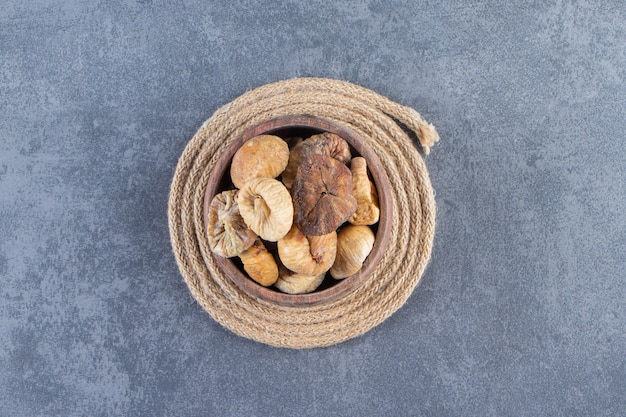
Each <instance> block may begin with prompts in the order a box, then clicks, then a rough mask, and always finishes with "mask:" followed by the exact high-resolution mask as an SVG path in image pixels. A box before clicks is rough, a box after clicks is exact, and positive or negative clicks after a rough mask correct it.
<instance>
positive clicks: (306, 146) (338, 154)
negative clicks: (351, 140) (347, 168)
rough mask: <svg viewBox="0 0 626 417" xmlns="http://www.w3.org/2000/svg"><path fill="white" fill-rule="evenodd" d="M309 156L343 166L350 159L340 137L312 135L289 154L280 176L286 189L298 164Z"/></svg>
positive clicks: (348, 148) (322, 134) (344, 142)
mask: <svg viewBox="0 0 626 417" xmlns="http://www.w3.org/2000/svg"><path fill="white" fill-rule="evenodd" d="M311 155H324V156H330V157H331V158H334V159H336V160H338V161H339V162H341V163H343V164H348V162H350V157H351V154H350V147H349V146H348V142H346V141H345V140H343V139H342V138H341V137H340V136H338V135H335V134H334V133H330V132H324V133H320V134H317V135H313V136H311V137H310V138H308V139H307V140H305V141H302V142H299V143H297V144H296V145H295V146H294V147H293V148H292V149H291V151H290V152H289V162H288V163H287V167H286V168H285V170H284V171H283V175H282V180H283V183H284V184H285V186H286V187H287V188H291V186H292V184H293V180H294V178H295V177H296V173H297V171H298V166H299V165H300V163H301V162H302V161H303V160H305V159H307V158H308V157H310V156H311Z"/></svg>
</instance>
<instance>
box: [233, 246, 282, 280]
mask: <svg viewBox="0 0 626 417" xmlns="http://www.w3.org/2000/svg"><path fill="white" fill-rule="evenodd" d="M239 258H241V262H243V269H244V270H245V271H246V272H247V273H248V275H249V276H250V278H252V279H253V280H255V281H256V282H258V283H259V284H261V285H263V286H264V287H267V286H270V285H272V284H273V283H275V282H276V280H277V279H278V265H277V264H276V261H275V260H274V257H273V256H272V254H271V253H270V252H269V251H268V250H267V249H266V248H265V245H264V244H263V242H261V240H259V239H257V240H256V241H255V242H254V244H253V245H252V246H251V247H250V248H248V249H246V250H245V251H243V252H241V253H240V254H239Z"/></svg>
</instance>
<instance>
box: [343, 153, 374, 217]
mask: <svg viewBox="0 0 626 417" xmlns="http://www.w3.org/2000/svg"><path fill="white" fill-rule="evenodd" d="M350 171H352V195H354V198H355V199H356V211H355V212H354V214H353V215H352V217H350V219H349V220H348V221H349V222H350V223H352V224H354V225H370V224H374V223H376V222H377V221H378V219H379V217H380V209H379V208H378V193H377V192H376V187H375V186H374V183H373V182H372V181H370V179H369V177H368V176H367V162H366V161H365V158H362V157H360V156H357V157H355V158H352V162H351V163H350Z"/></svg>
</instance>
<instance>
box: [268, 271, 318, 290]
mask: <svg viewBox="0 0 626 417" xmlns="http://www.w3.org/2000/svg"><path fill="white" fill-rule="evenodd" d="M324 276H325V274H320V275H313V276H311V275H304V274H297V273H295V272H293V271H290V270H288V269H287V268H284V267H281V268H280V273H279V277H278V280H277V281H276V282H275V283H274V285H275V286H276V288H278V289H279V290H281V291H282V292H284V293H287V294H306V293H310V292H313V291H315V290H316V289H317V287H319V286H320V284H321V283H322V281H324Z"/></svg>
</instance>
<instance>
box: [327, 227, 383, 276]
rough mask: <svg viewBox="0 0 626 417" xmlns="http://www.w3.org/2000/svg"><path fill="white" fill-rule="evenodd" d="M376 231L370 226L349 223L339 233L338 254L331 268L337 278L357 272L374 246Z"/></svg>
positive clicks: (331, 272)
mask: <svg viewBox="0 0 626 417" xmlns="http://www.w3.org/2000/svg"><path fill="white" fill-rule="evenodd" d="M374 240H375V236H374V232H372V229H370V228H369V227H368V226H354V225H347V226H345V227H344V228H342V229H341V230H340V231H339V233H337V256H336V257H335V263H334V264H333V266H332V268H330V275H331V276H332V277H333V278H335V279H343V278H347V277H349V276H350V275H354V274H356V273H357V272H358V271H359V269H361V267H362V266H363V262H365V259H366V258H367V256H368V255H369V254H370V252H371V251H372V248H373V247H374Z"/></svg>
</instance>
